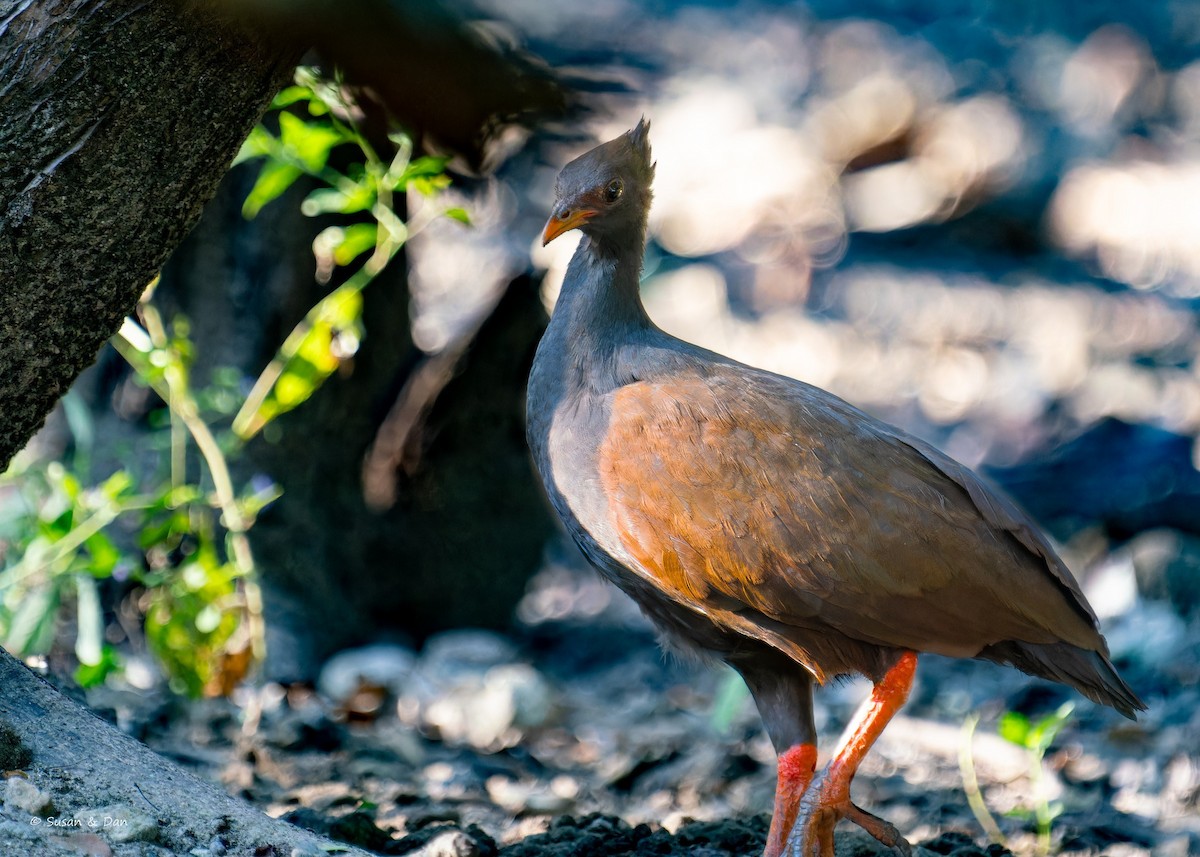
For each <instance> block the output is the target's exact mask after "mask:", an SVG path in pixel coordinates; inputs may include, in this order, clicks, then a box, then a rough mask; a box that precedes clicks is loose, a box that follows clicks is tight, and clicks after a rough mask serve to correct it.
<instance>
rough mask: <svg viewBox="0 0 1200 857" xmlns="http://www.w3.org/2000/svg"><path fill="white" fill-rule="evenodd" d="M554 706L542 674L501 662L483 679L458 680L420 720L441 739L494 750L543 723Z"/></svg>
mask: <svg viewBox="0 0 1200 857" xmlns="http://www.w3.org/2000/svg"><path fill="white" fill-rule="evenodd" d="M554 706H555V694H554V691H553V689H552V688H551V687H550V684H549V682H547V681H546V679H545V678H544V677H543V676H542V674H541V673H539V672H538V671H537V670H536V669H534V668H533V667H532V666H529V665H528V664H504V665H502V666H497V667H493V668H491V669H489V670H488V671H487V672H486V673H485V674H483V675H482V676H477V675H476V676H471V675H463V676H460V678H459V680H458V681H457V682H456V683H455V684H454V685H453V686H452V687H451V688H450V689H449V691H448V692H447V693H445V694H444V695H443V696H441V697H440V698H437V699H435V700H433V701H432V702H431V703H430V704H429V706H428V707H427V708H426V709H425V712H424V721H425V724H426V725H427V726H430V727H432V728H434V729H436V730H437V732H438V734H440V735H441V737H442V739H443V740H445V741H449V742H451V743H456V744H463V743H465V744H470V745H471V746H472V747H476V748H479V749H481V750H497V749H502V748H504V747H510V746H512V745H513V744H515V743H516V742H517V741H519V740H520V739H521V736H522V734H523V733H524V732H526V731H528V730H530V729H535V728H537V727H539V726H542V725H544V724H545V723H546V722H547V721H548V720H549V719H550V717H551V715H552V713H553V711H554Z"/></svg>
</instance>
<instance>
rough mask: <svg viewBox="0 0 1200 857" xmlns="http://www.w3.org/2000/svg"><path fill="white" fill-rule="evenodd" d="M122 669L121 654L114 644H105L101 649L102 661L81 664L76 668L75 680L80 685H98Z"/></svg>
mask: <svg viewBox="0 0 1200 857" xmlns="http://www.w3.org/2000/svg"><path fill="white" fill-rule="evenodd" d="M120 669H121V656H120V655H119V654H117V650H116V649H114V648H113V647H112V646H110V645H107V644H105V646H104V648H103V649H101V650H100V662H99V663H97V664H95V665H93V666H88V665H86V664H80V665H79V666H78V667H76V669H75V681H76V683H77V684H78V685H79V686H80V687H97V686H99V685H102V684H104V681H105V679H107V678H108V677H109V676H110V675H112V674H113V673H115V672H117V671H118V670H120Z"/></svg>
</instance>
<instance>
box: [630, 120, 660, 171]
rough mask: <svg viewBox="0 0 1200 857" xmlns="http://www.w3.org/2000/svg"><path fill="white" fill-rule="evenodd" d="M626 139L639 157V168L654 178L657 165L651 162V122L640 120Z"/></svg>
mask: <svg viewBox="0 0 1200 857" xmlns="http://www.w3.org/2000/svg"><path fill="white" fill-rule="evenodd" d="M625 137H626V138H627V139H628V140H629V145H630V148H632V149H633V152H634V154H635V155H636V156H637V159H638V161H639V166H641V167H642V169H644V170H645V171H646V174H647V176H648V177H649V178H653V177H654V168H655V167H656V166H657V164H655V163H653V162H651V160H650V120H649V119H647V118H646V117H645V116H643V117H642V118H641V119H640V120H638V123H637V126H636V127H634V128H632V129H631V130H629V131H627V132H626V134H625Z"/></svg>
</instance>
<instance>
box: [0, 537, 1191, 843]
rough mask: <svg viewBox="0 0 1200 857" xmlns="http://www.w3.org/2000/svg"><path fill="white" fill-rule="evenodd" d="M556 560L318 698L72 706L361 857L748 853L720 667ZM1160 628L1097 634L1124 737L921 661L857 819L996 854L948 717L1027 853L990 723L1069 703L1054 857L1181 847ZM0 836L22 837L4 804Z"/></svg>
mask: <svg viewBox="0 0 1200 857" xmlns="http://www.w3.org/2000/svg"><path fill="white" fill-rule="evenodd" d="M562 557H563V559H562V560H561V561H559V562H553V563H551V564H549V565H548V567H547V568H546V569H545V570H544V571H543V572H542V573H541V574H540V575H539V576H538V578H537V579H536V580H535V581H534V584H533V585H532V587H531V590H530V593H529V595H528V596H527V598H526V599H525V601H524V603H523V604H522V608H521V611H520V614H521V615H520V621H519V624H518V626H517V627H516V628H515V629H514V630H513V632H512V633H511V634H509V635H497V634H493V633H490V632H483V631H468V630H463V631H454V632H448V633H446V634H442V635H439V636H437V637H434V638H431V639H430V640H429V641H428V642H427V643H426V644H425V645H424V646H423V647H422V648H421V649H420V650H419V651H413V650H411V649H409V648H407V647H404V646H399V645H378V646H374V647H370V648H367V649H362V650H356V651H352V652H348V653H345V654H344V655H342V656H340V657H338V658H336V659H335V660H334V661H332V662H331V663H330V664H329V665H328V666H327V668H326V669H325V671H324V673H323V674H322V677H321V681H320V683H319V685H318V688H315V689H314V688H309V687H304V686H300V685H296V686H291V687H283V686H280V685H267V686H266V687H264V688H261V689H260V690H257V691H254V692H246V693H244V694H242V695H241V696H239V697H237V698H236V699H235V700H233V701H229V700H211V701H207V702H203V703H186V702H184V701H182V700H180V699H178V698H176V697H171V696H170V695H167V694H164V693H163V692H161V691H157V692H153V693H150V694H146V693H144V692H134V691H133V690H132V689H130V690H122V689H120V688H108V689H104V690H99V691H94V692H92V694H91V697H90V699H91V702H92V704H93V705H94V706H96V707H97V709H98V710H99V711H100V712H101V713H102V714H104V715H105V716H107V717H108V718H110V719H112V720H114V721H115V722H117V723H118V724H120V725H121V726H122V728H123V729H125V730H126V731H129V732H132V733H133V734H134V735H136V736H138V737H140V738H141V739H142V740H144V741H146V742H147V743H148V744H149V745H150V746H151V747H152V748H154V749H155V750H157V751H158V752H160V753H162V754H163V755H165V756H166V757H168V758H170V759H173V760H175V761H177V762H180V763H181V764H183V765H184V766H185V767H187V768H190V769H193V770H194V771H196V772H198V773H199V774H200V775H201V776H202V777H204V778H207V779H211V780H214V781H217V782H220V783H221V784H222V785H223V786H224V787H225V789H226V790H227V791H228V792H230V793H231V794H234V795H238V796H241V797H243V798H245V799H246V800H248V801H250V802H251V803H252V804H254V805H255V806H258V807H259V808H261V809H263V810H264V811H266V812H267V813H269V814H271V815H274V816H282V817H284V818H287V819H288V820H290V821H291V822H293V823H294V824H297V825H300V826H303V827H306V828H308V829H311V830H314V831H316V832H319V833H324V834H326V835H328V836H330V837H331V838H333V839H335V840H340V841H345V842H349V843H353V844H355V845H357V846H359V847H361V848H363V849H365V850H369V851H372V852H375V853H381V854H409V853H420V854H424V855H434V854H457V855H473V854H479V855H491V854H497V853H499V854H502V855H506V857H549V855H567V854H571V855H593V857H617V855H626V854H630V855H632V854H638V855H643V854H644V855H649V854H662V855H672V854H679V855H684V854H686V855H692V857H725V855H752V854H756V853H757V852H758V851H759V850H760V849H761V847H762V840H763V838H764V837H765V832H766V824H767V821H768V816H767V812H768V811H769V807H770V802H771V796H772V789H773V785H774V758H773V753H772V751H771V748H770V746H769V744H768V742H767V740H766V738H765V736H764V735H763V733H762V731H761V728H760V725H759V722H758V718H757V715H756V713H755V711H754V708H753V705H752V703H751V702H750V701H749V699H748V698H747V697H746V696H745V694H744V691H743V690H742V689H741V687H740V685H739V684H738V683H737V681H736V680H735V679H732V678H731V674H730V673H728V672H727V671H725V670H723V669H720V668H713V667H706V666H703V665H695V664H686V663H679V662H676V661H674V660H672V659H671V658H669V657H667V656H665V655H664V654H663V653H662V652H661V651H660V649H659V647H658V645H657V643H656V641H655V639H654V637H653V634H652V632H651V629H650V628H649V627H648V625H646V623H645V622H644V620H643V619H642V618H641V617H640V616H639V615H638V614H637V611H636V609H634V608H633V606H632V605H631V604H630V603H629V602H628V601H627V600H626V599H625V598H624V596H623V595H621V593H619V592H617V591H616V590H615V589H613V588H611V587H610V586H608V585H607V584H605V583H603V582H602V581H600V580H599V579H598V578H597V577H596V576H595V575H594V573H592V572H591V571H589V570H586V569H584V568H582V567H579V566H578V565H576V563H575V562H574V561H573V560H572V558H571V555H570V553H569V552H567V551H566V550H564V551H563V552H562ZM1130 574H1132V571H1130ZM1099 595H1100V596H1102V595H1103V593H1099ZM1100 603H1101V604H1102V603H1103V602H1102V601H1101V602H1100ZM1170 615H1172V614H1170V612H1169V608H1168V607H1166V605H1164V604H1162V603H1155V602H1145V601H1138V602H1137V603H1136V604H1135V605H1134V606H1133V607H1132V608H1130V609H1127V610H1126V612H1124V613H1123V614H1122V616H1120V617H1118V618H1114V619H1111V620H1108V621H1107V622H1106V627H1107V629H1108V631H1109V633H1110V637H1111V638H1112V639H1113V640H1114V645H1115V646H1120V647H1121V648H1120V649H1119V650H1118V658H1117V660H1118V664H1119V665H1120V666H1121V669H1122V671H1123V673H1124V674H1125V675H1126V676H1127V678H1128V679H1129V680H1130V681H1131V683H1132V684H1133V686H1134V687H1135V689H1137V691H1138V692H1139V693H1140V694H1141V695H1142V696H1143V698H1145V700H1146V701H1147V702H1148V703H1149V704H1150V710H1149V711H1148V712H1147V713H1146V714H1145V715H1143V717H1142V719H1141V720H1139V721H1138V722H1136V723H1134V722H1131V721H1127V720H1125V719H1124V718H1122V717H1120V716H1119V715H1117V714H1116V713H1115V712H1112V711H1110V710H1107V709H1103V708H1100V707H1098V706H1095V705H1093V704H1091V703H1089V702H1087V701H1086V700H1083V699H1080V698H1078V697H1075V696H1074V695H1073V694H1072V693H1071V692H1069V691H1067V690H1065V689H1063V688H1061V687H1059V686H1056V685H1051V684H1047V683H1045V682H1038V681H1033V680H1030V679H1028V678H1027V677H1025V676H1023V675H1021V674H1020V673H1017V672H1015V671H1013V670H1006V669H1001V668H999V667H995V666H993V665H990V664H983V663H975V662H963V661H952V660H947V659H941V658H936V657H931V656H927V657H924V658H922V660H921V665H920V669H919V671H918V679H917V684H916V686H915V688H914V692H913V695H912V698H911V700H910V703H909V705H908V706H907V707H906V709H905V710H904V712H903V713H902V714H901V715H900V716H898V717H897V718H896V719H895V720H894V721H893V723H892V724H891V725H890V726H889V728H888V729H887V731H886V732H885V733H884V736H883V738H882V739H881V741H880V742H879V744H878V745H877V747H876V748H875V750H874V751H873V752H872V753H871V755H870V756H869V757H868V759H867V762H866V763H865V765H864V767H863V769H862V771H861V773H860V776H859V777H858V779H857V780H856V783H855V798H856V800H857V801H858V802H859V803H860V804H862V805H864V806H865V807H867V808H869V809H871V810H872V811H874V812H876V813H877V814H880V815H882V816H883V817H885V818H887V819H889V820H891V821H892V822H894V823H895V824H896V825H897V826H898V827H899V828H900V830H901V831H902V832H903V833H904V834H905V836H907V837H908V838H909V839H910V840H911V841H912V842H913V843H914V844H918V843H919V844H921V845H923V846H924V847H926V848H929V849H930V850H931V851H933V852H934V853H939V854H955V855H960V857H968V855H982V854H987V855H989V857H994V855H999V854H1003V853H1005V852H1004V850H1002V849H1001V848H1000V846H999V845H989V844H988V842H987V838H986V837H985V836H984V834H983V832H982V830H981V828H980V826H979V823H978V822H977V821H976V819H975V818H974V817H973V815H972V812H971V810H970V808H969V806H968V799H967V795H966V793H965V790H964V786H963V777H962V773H961V770H960V764H961V762H960V754H961V753H962V752H963V747H964V743H963V736H964V732H963V727H962V723H963V721H964V719H965V718H966V716H967V715H969V714H972V713H976V714H978V715H979V716H980V717H981V721H980V725H979V727H978V729H977V730H976V734H975V737H974V741H973V743H972V750H971V753H970V758H971V767H972V768H973V770H974V772H975V774H976V776H977V778H978V781H979V784H980V788H981V791H982V796H983V799H984V801H985V802H986V804H987V806H988V807H989V808H990V811H991V812H992V813H993V814H994V816H995V817H996V818H997V819H998V822H999V825H1000V828H1001V829H1002V831H1003V832H1004V835H1005V836H1006V837H1007V842H1008V845H1009V846H1010V847H1011V848H1012V849H1013V851H1014V852H1015V853H1021V854H1026V853H1033V849H1034V847H1035V836H1034V834H1033V832H1032V825H1031V822H1030V821H1029V819H1028V817H1027V815H1028V814H1027V813H1024V814H1023V813H1022V811H1023V810H1027V809H1029V808H1030V807H1032V806H1033V805H1034V803H1035V801H1036V797H1035V795H1036V792H1037V787H1036V786H1035V785H1034V784H1033V783H1032V782H1031V780H1030V775H1031V773H1032V772H1033V771H1032V769H1031V767H1030V765H1031V762H1030V760H1029V758H1028V756H1027V754H1026V753H1025V751H1024V750H1022V749H1020V748H1018V747H1017V746H1015V745H1013V744H1010V743H1008V742H1006V741H1004V740H1002V739H1001V738H1000V737H998V736H997V734H996V721H997V718H998V716H999V715H1000V714H1001V713H1003V712H1004V711H1009V710H1020V711H1024V712H1027V713H1030V714H1031V715H1039V714H1044V713H1047V712H1050V711H1053V710H1055V709H1056V708H1057V707H1058V706H1059V705H1060V704H1062V703H1063V702H1064V701H1067V700H1072V699H1073V700H1074V701H1075V702H1076V708H1075V711H1074V713H1073V715H1072V716H1071V718H1070V720H1069V722H1068V724H1067V726H1066V727H1065V728H1064V730H1063V731H1062V733H1061V734H1060V735H1059V737H1058V739H1057V740H1056V741H1055V742H1054V745H1053V746H1052V747H1051V749H1050V751H1049V753H1048V754H1047V756H1046V759H1045V764H1044V770H1043V771H1042V773H1043V776H1044V781H1043V783H1042V788H1043V789H1044V793H1045V794H1046V796H1047V799H1048V800H1053V801H1056V802H1060V803H1061V805H1062V814H1061V815H1059V816H1058V817H1057V818H1056V819H1055V820H1054V822H1053V824H1052V828H1051V830H1052V841H1053V846H1054V849H1055V850H1056V851H1057V853H1060V854H1067V855H1080V856H1081V857H1082V855H1099V854H1102V855H1108V856H1109V857H1141V855H1155V857H1184V856H1185V855H1188V854H1194V853H1200V813H1198V809H1200V755H1198V754H1197V750H1196V748H1197V747H1200V714H1197V712H1198V711H1200V704H1198V703H1200V692H1198V691H1197V688H1196V672H1197V663H1198V662H1200V659H1198V658H1197V652H1198V651H1200V634H1198V633H1197V632H1196V628H1195V626H1194V625H1193V626H1192V627H1191V628H1190V629H1189V628H1188V627H1187V626H1186V625H1184V624H1183V623H1182V622H1181V621H1179V620H1178V619H1175V620H1174V621H1173V620H1172V619H1170V618H1165V617H1168V616H1170ZM1164 647H1170V651H1168V650H1167V648H1164ZM133 675H134V678H135V679H136V678H137V670H136V669H134V671H133ZM865 690H866V686H865V685H864V684H863V683H861V682H850V683H843V684H834V685H830V686H828V687H826V688H823V689H822V690H821V691H820V692H819V693H818V708H817V722H818V727H819V729H820V733H821V736H822V746H823V748H824V749H827V748H828V747H829V746H830V744H831V743H832V742H833V741H834V740H836V736H837V733H838V731H839V729H840V727H841V725H842V724H843V723H844V722H845V721H846V719H847V718H848V717H849V715H850V713H851V712H852V710H853V709H854V707H855V706H856V704H857V702H858V701H859V699H860V698H861V697H862V696H863V694H864V692H865ZM85 791H86V789H85ZM133 815H134V816H135V817H136V816H138V815H150V816H153V812H152V811H150V810H148V809H147V808H146V807H141V809H140V811H139V810H137V809H136V808H135V811H134V812H133ZM5 819H6V821H7V822H9V823H10V824H15V823H18V822H20V823H27V818H18V817H16V815H15V814H14V813H13V812H12V806H11V805H9V806H8V807H7V808H6V810H5ZM198 821H199V820H198ZM839 842H840V845H839V848H840V849H842V851H841V852H839V853H843V852H844V853H861V854H873V853H887V850H886V849H883V848H882V847H881V846H877V845H876V844H875V843H874V842H873V840H870V839H869V838H864V837H862V836H859V835H857V833H856V831H855V830H854V829H853V828H852V827H851V826H850V825H848V824H845V823H843V825H842V826H841V828H839ZM110 844H112V845H113V849H112V851H111V853H113V854H116V855H117V857H124V855H126V854H136V855H139V857H143V855H151V854H153V855H156V857H158V855H166V854H172V853H188V851H182V852H177V851H173V850H172V848H171V844H170V843H169V842H163V841H161V840H159V842H158V843H157V844H149V843H139V844H138V845H137V846H136V848H135V847H134V846H130V845H124V844H119V843H110ZM223 848H225V843H222V842H221V841H220V835H219V834H218V835H217V836H216V837H214V839H213V841H212V842H209V843H208V844H207V845H204V844H201V845H200V846H199V847H198V848H193V849H189V850H190V853H191V854H192V855H195V857H204V856H205V855H212V857H219V855H220V854H222V853H224V852H223V851H222V849H223ZM423 848H424V849H425V850H423V851H422V850H421V849H423ZM122 849H127V850H122ZM129 849H132V850H129ZM60 853H70V852H60ZM81 853H85V854H92V853H95V854H107V853H109V852H104V851H100V850H97V851H94V852H93V851H86V850H82V849H81ZM229 853H240V852H237V851H230V852H229ZM297 853H302V852H297Z"/></svg>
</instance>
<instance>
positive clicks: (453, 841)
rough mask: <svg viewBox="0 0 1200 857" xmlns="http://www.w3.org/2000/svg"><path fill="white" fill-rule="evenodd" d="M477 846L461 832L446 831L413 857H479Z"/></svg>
mask: <svg viewBox="0 0 1200 857" xmlns="http://www.w3.org/2000/svg"><path fill="white" fill-rule="evenodd" d="M479 854H480V850H479V844H478V843H477V842H476V841H475V840H474V839H472V838H471V837H470V836H468V835H467V834H465V833H463V832H462V831H461V830H447V831H446V832H445V833H440V834H438V835H437V836H436V837H434V838H433V839H431V840H430V841H429V844H427V845H426V846H425V847H424V848H422V849H421V850H420V851H417V852H415V857H479Z"/></svg>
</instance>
